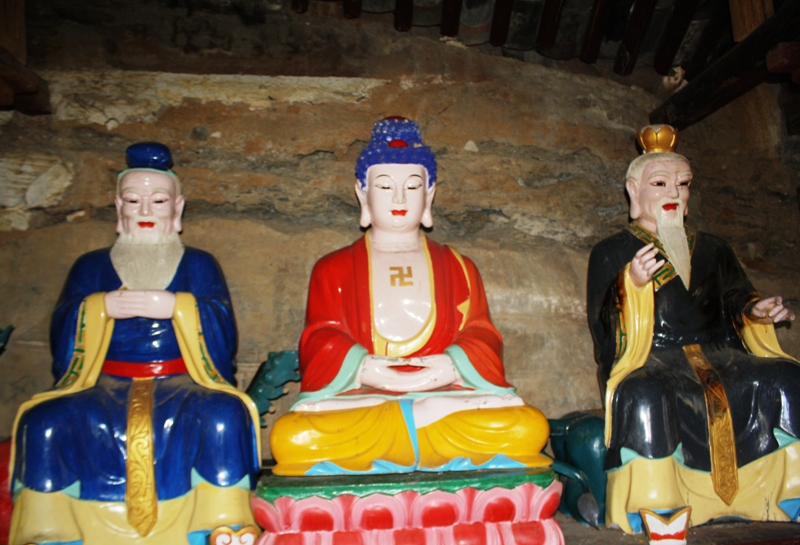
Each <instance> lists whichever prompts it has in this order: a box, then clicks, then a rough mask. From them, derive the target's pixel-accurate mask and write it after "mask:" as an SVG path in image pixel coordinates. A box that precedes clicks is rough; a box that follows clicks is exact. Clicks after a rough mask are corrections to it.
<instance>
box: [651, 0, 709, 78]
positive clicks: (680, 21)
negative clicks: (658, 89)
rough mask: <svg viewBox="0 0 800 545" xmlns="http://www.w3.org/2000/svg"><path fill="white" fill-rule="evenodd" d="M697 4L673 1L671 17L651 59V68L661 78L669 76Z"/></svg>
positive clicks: (696, 1)
mask: <svg viewBox="0 0 800 545" xmlns="http://www.w3.org/2000/svg"><path fill="white" fill-rule="evenodd" d="M698 3H699V0H675V5H674V6H673V7H672V15H670V17H669V20H668V21H667V25H666V26H665V27H664V33H663V34H662V35H661V43H660V44H659V46H658V49H657V50H656V54H655V57H653V68H655V70H656V72H657V73H659V74H661V75H662V76H666V75H667V74H669V71H670V69H671V68H672V61H673V60H674V59H675V55H676V53H678V49H680V47H681V44H682V43H683V38H684V37H685V36H686V31H687V30H689V25H690V24H692V18H693V17H694V14H695V12H696V11H697V5H698Z"/></svg>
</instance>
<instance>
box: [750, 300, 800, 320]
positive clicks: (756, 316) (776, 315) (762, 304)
mask: <svg viewBox="0 0 800 545" xmlns="http://www.w3.org/2000/svg"><path fill="white" fill-rule="evenodd" d="M745 312H747V317H748V318H750V320H752V321H754V322H758V323H759V324H777V323H778V322H783V321H789V322H791V321H792V320H794V319H795V314H794V312H792V311H791V310H789V309H788V308H786V307H785V306H783V297H780V296H775V297H767V298H765V299H759V300H758V301H756V302H755V303H754V304H753V305H752V306H750V308H749V309H745Z"/></svg>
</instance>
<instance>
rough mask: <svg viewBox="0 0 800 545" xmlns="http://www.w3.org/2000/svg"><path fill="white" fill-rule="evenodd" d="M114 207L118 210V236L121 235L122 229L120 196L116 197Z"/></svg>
mask: <svg viewBox="0 0 800 545" xmlns="http://www.w3.org/2000/svg"><path fill="white" fill-rule="evenodd" d="M114 206H115V207H116V208H117V234H118V235H121V234H122V231H123V228H122V197H120V196H119V195H115V196H114Z"/></svg>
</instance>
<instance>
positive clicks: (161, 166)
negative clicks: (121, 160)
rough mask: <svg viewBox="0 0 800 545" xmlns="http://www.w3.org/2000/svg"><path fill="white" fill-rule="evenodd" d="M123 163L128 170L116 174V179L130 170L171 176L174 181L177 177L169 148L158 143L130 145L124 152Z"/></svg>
mask: <svg viewBox="0 0 800 545" xmlns="http://www.w3.org/2000/svg"><path fill="white" fill-rule="evenodd" d="M125 162H126V163H127V165H128V168H126V169H125V170H123V171H122V172H120V173H119V174H117V179H120V178H122V176H124V175H125V174H127V173H128V172H130V171H132V170H150V171H154V172H161V173H163V174H167V175H169V176H172V177H173V178H175V179H176V180H177V179H178V175H177V174H175V173H174V172H173V171H172V170H171V168H172V153H171V152H170V151H169V148H168V147H167V146H165V145H164V144H161V143H159V142H138V143H136V144H131V145H130V146H128V149H126V150H125Z"/></svg>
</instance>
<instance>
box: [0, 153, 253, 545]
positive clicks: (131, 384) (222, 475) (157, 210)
mask: <svg viewBox="0 0 800 545" xmlns="http://www.w3.org/2000/svg"><path fill="white" fill-rule="evenodd" d="M127 156H128V166H129V167H130V168H128V169H126V170H123V171H122V172H120V174H119V175H118V177H117V180H118V182H117V184H118V185H117V196H116V199H115V201H116V208H117V215H118V223H117V232H118V233H119V237H118V239H117V241H116V243H115V244H114V245H113V247H111V248H106V249H102V250H97V251H94V252H90V253H88V254H86V255H84V256H82V257H81V258H79V259H78V261H77V262H76V263H75V265H74V266H73V267H72V270H71V271H70V273H69V277H68V278H67V281H66V285H65V286H64V290H63V292H62V294H61V298H60V300H59V302H58V304H57V306H56V309H55V313H54V315H53V320H52V327H51V345H52V346H51V348H52V352H53V373H54V374H55V376H56V379H57V382H56V385H55V388H54V389H53V390H52V391H49V392H45V393H42V394H38V395H37V396H35V397H34V398H33V399H32V400H31V401H28V402H26V403H24V404H23V405H22V407H21V408H20V410H19V413H18V416H17V422H16V423H15V428H14V429H15V431H14V451H13V452H14V456H15V459H14V460H13V464H12V465H13V487H14V493H15V498H16V499H15V508H14V514H13V522H12V529H11V538H10V542H9V543H10V544H12V545H20V544H24V543H29V542H35V543H59V544H64V543H68V544H86V545H92V544H96V545H106V544H109V543H115V544H116V543H143V542H145V541H146V542H147V543H149V544H163V545H167V544H168V545H175V544H180V543H184V544H186V543H189V544H192V545H195V544H201V543H203V544H204V543H206V542H207V540H208V536H209V534H211V533H212V531H217V532H218V533H219V532H223V533H224V532H228V533H234V530H233V529H237V530H236V532H238V533H241V532H245V531H249V532H251V533H252V532H254V531H255V528H253V527H252V526H251V525H252V523H253V518H252V514H251V512H250V509H249V497H250V492H251V490H253V489H254V487H255V479H256V477H257V474H258V471H259V460H260V455H259V444H258V440H257V438H258V433H257V432H258V430H257V428H256V427H255V424H256V423H257V422H258V415H257V413H256V410H255V406H254V404H253V403H252V401H250V400H249V398H247V397H246V396H244V395H243V394H241V393H239V392H238V391H237V390H236V389H235V388H234V387H233V386H232V384H233V383H234V371H235V367H234V360H233V357H234V353H235V351H236V343H237V338H236V324H235V321H234V316H233V309H232V308H231V301H230V297H229V295H228V289H227V286H226V284H225V280H224V278H223V276H222V272H221V270H220V268H219V265H218V264H217V263H216V261H215V260H214V258H213V257H212V256H211V255H209V254H207V253H206V252H203V251H201V250H197V249H194V248H188V247H184V246H183V245H182V243H181V241H180V238H179V232H180V230H181V213H182V211H183V206H184V199H183V196H181V192H180V183H179V180H178V177H177V176H176V174H175V173H174V172H173V171H172V170H170V167H171V165H172V160H171V155H170V153H169V149H167V148H166V146H163V145H161V144H156V143H141V144H135V145H133V146H131V147H129V148H128V151H127ZM221 526H223V527H226V528H222V529H220V528H219V527H221Z"/></svg>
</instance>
